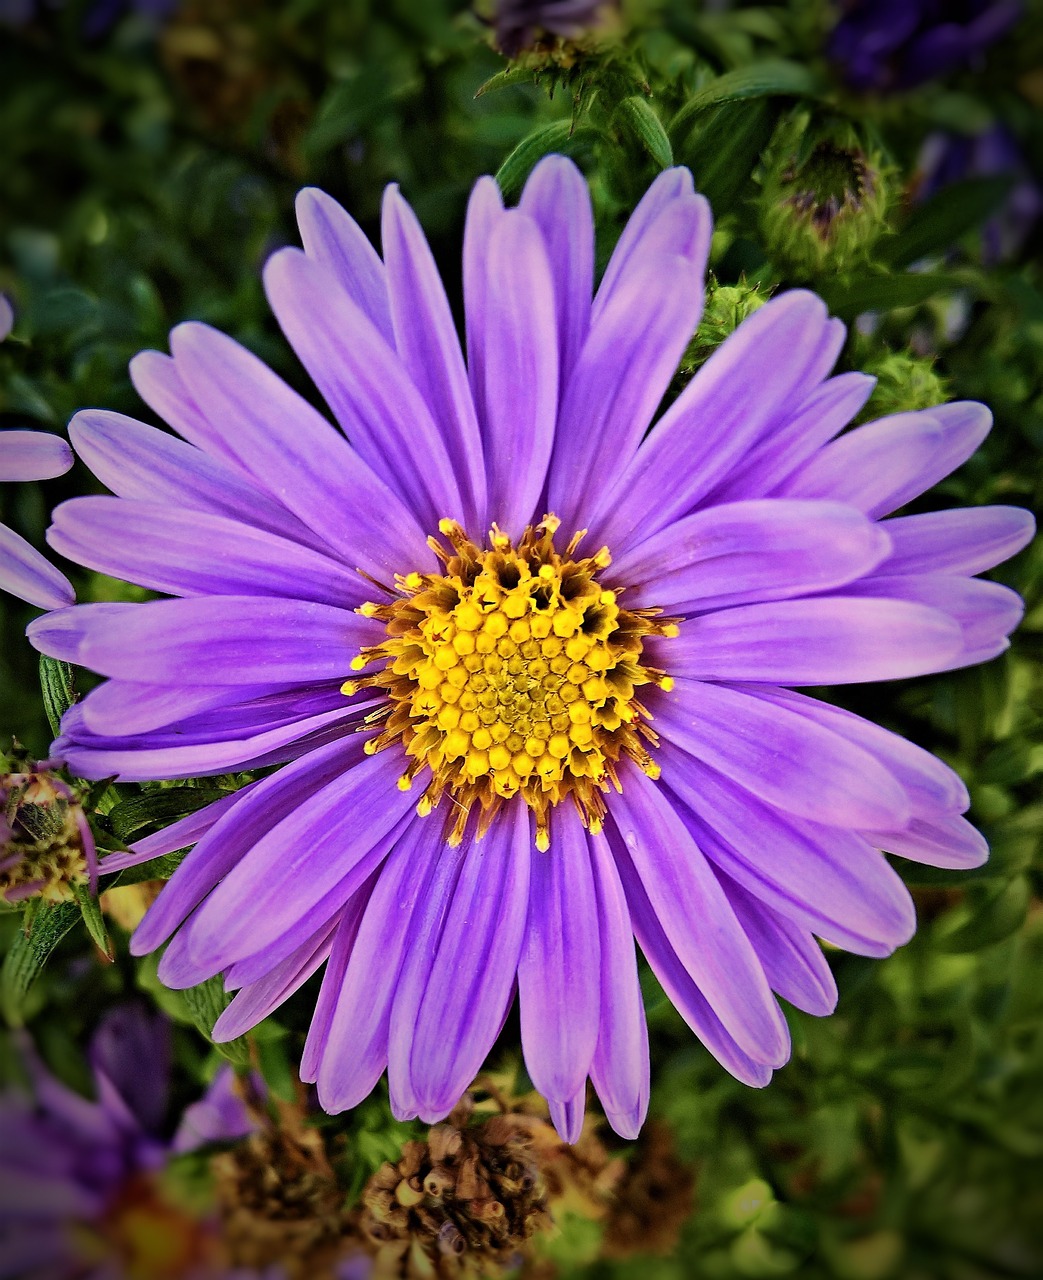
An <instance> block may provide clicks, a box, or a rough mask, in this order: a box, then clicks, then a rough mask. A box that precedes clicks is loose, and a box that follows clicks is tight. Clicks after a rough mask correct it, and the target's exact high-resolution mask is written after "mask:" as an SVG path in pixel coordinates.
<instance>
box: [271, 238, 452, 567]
mask: <svg viewBox="0 0 1043 1280" xmlns="http://www.w3.org/2000/svg"><path fill="white" fill-rule="evenodd" d="M264 283H265V289H266V291H267V294H268V302H269V304H270V305H271V308H272V310H273V311H274V312H275V314H276V316H277V318H278V320H279V324H280V326H281V328H282V331H283V333H284V334H285V335H286V337H287V338H288V339H289V342H290V345H291V346H292V347H293V349H294V351H296V353H297V355H298V357H299V358H300V361H301V363H302V364H303V365H304V367H305V368H306V369H307V370H308V372H309V374H310V375H311V377H312V379H313V380H314V382H315V385H316V386H317V387H318V388H319V390H320V391H321V392H322V395H323V398H324V399H325V400H326V403H327V404H328V405H329V406H330V408H331V409H332V410H333V413H334V416H335V417H336V419H337V421H338V422H339V423H340V425H341V426H342V427H343V428H344V431H345V433H346V434H347V435H348V437H349V438H350V440H351V441H352V444H353V445H354V447H355V448H356V449H357V450H358V454H359V457H360V458H361V459H362V460H363V461H364V462H365V463H366V464H368V466H369V467H371V468H372V470H373V473H374V475H375V476H378V477H380V479H381V480H382V481H383V482H384V484H386V485H387V486H388V488H389V490H391V491H393V492H394V493H396V494H397V495H398V497H399V499H400V500H401V501H402V503H403V504H404V506H405V507H406V508H407V509H408V510H409V511H410V512H411V513H412V515H413V517H414V519H415V520H418V521H419V523H420V525H421V527H422V528H424V529H428V530H433V529H436V528H437V527H438V521H439V520H440V519H442V518H443V517H446V516H449V517H452V518H453V519H457V520H460V519H466V517H467V514H468V513H467V510H466V507H465V504H464V501H463V498H462V496H461V493H460V487H459V483H458V481H457V477H456V473H455V470H454V467H453V463H452V460H451V458H450V457H449V454H448V452H447V450H446V446H445V442H444V440H443V439H442V437H441V435H440V434H439V431H438V428H437V427H436V425H435V422H434V420H433V418H432V416H431V411H430V410H429V409H428V407H427V405H426V404H425V403H424V400H423V398H422V397H421V395H420V392H419V391H418V390H417V389H416V387H415V386H414V385H413V382H412V379H411V378H410V376H409V373H408V371H407V369H406V368H405V366H404V365H403V363H402V361H401V360H400V359H399V357H398V355H397V354H396V353H395V351H394V350H393V349H392V348H391V347H390V346H388V344H387V342H385V340H384V339H383V338H382V337H381V335H380V332H379V331H378V330H377V329H376V328H374V326H373V325H372V324H370V322H369V321H368V320H367V319H366V317H365V316H364V315H363V314H362V312H361V311H360V310H359V309H358V307H356V306H355V304H354V303H353V302H352V301H351V299H350V298H348V297H347V295H346V294H334V293H331V292H330V290H329V289H328V288H327V286H326V281H325V278H324V276H323V273H322V270H321V269H320V268H319V267H317V266H316V265H315V263H314V262H312V261H311V260H310V259H309V258H308V257H306V256H305V254H303V253H302V252H301V251H300V250H299V249H280V250H279V252H278V253H276V254H274V255H273V256H272V257H271V258H269V259H268V262H267V265H266V266H265V269H264ZM330 461H331V462H332V459H331V460H330ZM328 501H329V499H328V498H327V502H328ZM402 570H403V566H402V565H401V564H399V572H402Z"/></svg>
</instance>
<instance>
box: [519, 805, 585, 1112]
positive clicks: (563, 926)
mask: <svg viewBox="0 0 1043 1280" xmlns="http://www.w3.org/2000/svg"><path fill="white" fill-rule="evenodd" d="M530 849H531V852H530V853H529V857H530V859H531V863H532V867H531V881H530V888H529V919H528V924H527V925H526V930H525V944H524V946H523V948H522V953H521V959H520V961H519V963H518V998H519V1003H520V1006H521V1035H522V1053H523V1054H524V1056H525V1066H526V1069H527V1070H528V1072H529V1075H530V1077H531V1078H532V1082H533V1084H534V1085H535V1086H536V1088H537V1089H539V1091H540V1093H542V1094H543V1095H544V1097H545V1098H549V1099H551V1100H552V1101H555V1102H560V1103H565V1102H569V1101H570V1100H571V1099H572V1098H574V1097H575V1096H576V1094H577V1093H579V1092H580V1091H581V1090H582V1088H583V1086H584V1084H585V1082H586V1079H587V1075H588V1073H589V1071H590V1064H591V1062H592V1061H593V1058H594V1051H595V1049H596V1048H597V1042H598V1026H599V1023H600V1019H601V943H600V938H599V929H598V908H597V895H596V891H595V888H594V873H593V869H592V867H591V857H590V850H589V848H588V846H587V833H586V832H585V831H584V829H583V826H582V824H581V822H580V818H579V815H578V814H577V813H576V812H575V811H574V810H573V809H572V808H571V806H566V805H563V806H562V807H561V808H559V809H557V810H555V812H554V817H553V831H552V839H551V847H550V850H549V851H548V852H546V853H541V852H539V851H537V850H536V849H532V848H531V846H530Z"/></svg>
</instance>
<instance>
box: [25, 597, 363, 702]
mask: <svg viewBox="0 0 1043 1280" xmlns="http://www.w3.org/2000/svg"><path fill="white" fill-rule="evenodd" d="M381 630H382V628H381V627H380V626H379V624H376V623H374V622H373V621H371V620H370V619H366V618H361V617H359V616H358V615H357V614H355V613H352V612H350V611H348V610H346V609H338V608H336V607H334V606H333V605H326V604H313V603H311V602H307V601H302V600H275V599H271V600H268V599H264V598H263V597H253V596H218V597H201V598H197V599H192V600H154V601H150V602H149V603H146V604H130V605H125V606H119V605H105V604H85V605H78V606H77V607H76V609H75V612H74V611H72V610H70V611H69V613H68V614H67V613H66V612H65V611H64V610H63V611H62V612H61V613H60V614H57V615H52V614H45V615H44V616H43V617H42V618H37V619H36V620H35V622H32V623H30V625H29V629H28V632H27V634H28V635H29V638H30V639H31V640H32V642H33V643H34V644H35V645H36V647H37V648H38V649H40V650H41V651H42V652H44V653H48V654H50V655H51V656H52V657H58V658H68V660H69V661H74V662H78V663H79V664H80V665H81V666H85V667H90V668H91V669H92V670H94V671H98V672H100V673H101V674H102V675H110V676H118V677H119V678H120V679H123V680H137V681H140V682H142V683H145V684H181V683H184V684H189V685H198V684H224V685H227V684H235V683H240V684H247V685H248V684H294V683H302V682H304V681H311V680H335V679H337V678H339V677H343V676H344V674H345V672H346V671H347V670H348V666H349V664H350V662H351V659H352V657H353V656H354V655H355V654H356V653H357V652H358V650H359V649H360V648H361V647H363V646H364V645H370V644H379V642H380V639H381V634H380V633H381ZM69 655H75V656H73V657H69Z"/></svg>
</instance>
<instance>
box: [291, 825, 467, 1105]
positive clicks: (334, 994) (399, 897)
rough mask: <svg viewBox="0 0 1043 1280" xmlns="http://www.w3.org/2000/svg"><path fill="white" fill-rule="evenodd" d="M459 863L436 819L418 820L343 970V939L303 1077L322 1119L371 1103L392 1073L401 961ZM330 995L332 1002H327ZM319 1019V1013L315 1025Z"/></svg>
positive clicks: (381, 880)
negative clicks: (447, 873)
mask: <svg viewBox="0 0 1043 1280" xmlns="http://www.w3.org/2000/svg"><path fill="white" fill-rule="evenodd" d="M456 859H457V855H456V854H453V855H450V856H449V858H448V861H447V858H445V856H444V855H443V854H442V835H440V827H439V819H438V818H435V819H434V820H430V822H429V820H424V819H420V820H415V822H413V824H412V826H411V827H410V829H408V831H407V832H406V835H404V836H403V837H402V838H401V840H399V842H398V845H397V847H395V849H393V850H392V851H390V854H389V855H388V860H386V863H385V864H384V867H383V868H381V869H380V876H379V877H378V881H376V884H375V887H374V891H372V895H371V897H370V899H369V902H367V904H366V910H365V913H363V914H362V916H361V919H360V923H358V931H357V937H356V938H354V941H353V945H352V946H351V950H349V952H348V954H347V955H344V956H343V960H340V963H339V964H338V963H335V961H337V960H339V959H340V957H339V956H338V951H343V948H342V946H340V940H339V938H338V943H337V948H335V950H334V955H333V956H331V957H330V968H329V969H328V970H326V977H325V979H324V983H322V1006H324V1007H322V1010H321V1012H322V1015H324V1018H325V1019H326V1023H325V1028H324V1030H322V1034H321V1043H320V1038H319V1037H317V1036H316V1034H315V1030H312V1036H311V1037H310V1039H308V1044H310V1050H311V1052H310V1053H306V1061H305V1062H302V1065H301V1070H302V1076H303V1074H305V1070H306V1068H307V1075H308V1076H311V1078H312V1079H315V1080H316V1083H317V1085H319V1101H320V1102H321V1105H322V1108H324V1110H325V1111H329V1112H330V1114H333V1115H335V1114H337V1112H339V1111H346V1110H348V1108H349V1107H354V1106H357V1105H358V1103H360V1102H361V1101H362V1100H363V1098H365V1097H367V1096H369V1094H370V1093H371V1092H372V1087H374V1085H375V1084H376V1082H378V1079H379V1078H380V1075H381V1074H383V1071H384V1069H385V1068H386V1065H388V1032H389V1025H390V1018H392V1006H393V1004H394V1000H395V992H397V989H398V986H399V973H401V970H402V965H403V961H404V959H406V956H407V954H408V950H410V948H411V947H412V945H413V938H415V936H416V929H417V922H418V920H422V919H424V918H425V914H426V913H429V911H431V910H438V909H440V908H444V901H443V897H444V892H445V886H444V881H443V873H444V870H445V867H447V865H448V863H454V861H456ZM328 988H329V995H328ZM319 1014H320V1011H319V1010H317V1011H316V1023H317V1021H319Z"/></svg>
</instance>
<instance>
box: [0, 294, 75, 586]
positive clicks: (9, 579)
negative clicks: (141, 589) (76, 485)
mask: <svg viewBox="0 0 1043 1280" xmlns="http://www.w3.org/2000/svg"><path fill="white" fill-rule="evenodd" d="M2 320H3V317H2V316H0V322H2ZM72 464H73V456H72V450H71V449H70V448H69V446H68V444H67V443H66V441H64V440H61V439H59V437H58V436H52V435H48V434H47V432H45V431H0V481H9V480H51V479H53V478H54V477H55V476H60V475H64V474H65V472H66V471H68V470H69V468H70V467H71V466H72ZM0 591H10V593H11V594H12V595H14V596H17V597H18V598H19V599H20V600H26V601H28V603H29V604H35V605H37V606H38V607H39V608H41V609H61V608H62V607H63V606H64V605H69V604H72V602H73V601H74V600H75V599H76V593H75V592H74V591H73V589H72V585H71V583H70V582H69V580H68V578H66V577H65V575H64V574H63V573H61V572H59V570H57V569H56V568H55V567H54V565H53V564H51V563H50V562H49V561H47V560H46V559H44V557H43V556H42V555H41V554H40V552H39V551H37V550H36V548H35V547H32V546H30V544H29V543H28V542H26V540H25V539H24V538H23V537H21V536H20V535H19V534H17V533H15V531H14V530H13V529H9V528H8V527H7V526H6V525H3V524H0Z"/></svg>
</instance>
